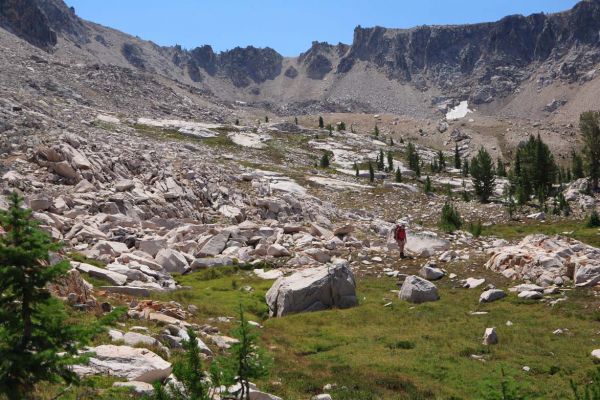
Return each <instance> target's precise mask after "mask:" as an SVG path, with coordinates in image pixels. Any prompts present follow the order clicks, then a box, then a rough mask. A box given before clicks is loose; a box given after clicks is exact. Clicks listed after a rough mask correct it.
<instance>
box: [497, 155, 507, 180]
mask: <svg viewBox="0 0 600 400" xmlns="http://www.w3.org/2000/svg"><path fill="white" fill-rule="evenodd" d="M496 175H498V176H500V177H506V167H505V166H504V163H503V162H502V160H501V159H498V162H497V163H496Z"/></svg>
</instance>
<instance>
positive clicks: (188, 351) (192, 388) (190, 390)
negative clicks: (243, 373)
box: [146, 328, 219, 400]
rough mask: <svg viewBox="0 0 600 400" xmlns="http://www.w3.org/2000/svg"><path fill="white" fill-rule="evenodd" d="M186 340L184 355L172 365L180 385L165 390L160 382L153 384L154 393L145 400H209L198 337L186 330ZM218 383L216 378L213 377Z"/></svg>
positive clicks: (191, 330)
mask: <svg viewBox="0 0 600 400" xmlns="http://www.w3.org/2000/svg"><path fill="white" fill-rule="evenodd" d="M187 335H188V337H189V338H188V339H187V340H184V341H183V342H182V345H183V350H184V355H183V358H182V359H181V360H178V361H176V362H175V363H174V364H173V375H175V377H176V378H177V380H178V381H179V383H180V384H178V385H174V384H170V385H169V386H168V388H165V387H164V386H163V385H162V384H161V382H156V383H155V384H154V393H153V394H152V395H151V396H149V397H146V399H147V400H210V398H211V397H210V396H209V389H210V385H209V381H208V379H207V377H206V376H205V374H204V371H203V367H202V358H201V356H200V349H199V348H198V337H197V336H196V333H195V332H194V330H193V329H192V328H188V330H187ZM215 378H216V381H217V382H218V378H219V377H218V376H216V377H215Z"/></svg>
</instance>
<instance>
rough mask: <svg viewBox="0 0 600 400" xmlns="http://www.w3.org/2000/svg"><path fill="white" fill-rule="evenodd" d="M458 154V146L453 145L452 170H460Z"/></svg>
mask: <svg viewBox="0 0 600 400" xmlns="http://www.w3.org/2000/svg"><path fill="white" fill-rule="evenodd" d="M460 167H461V162H460V152H459V151H458V144H456V145H454V168H456V169H460Z"/></svg>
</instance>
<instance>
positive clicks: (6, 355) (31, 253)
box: [0, 193, 89, 400]
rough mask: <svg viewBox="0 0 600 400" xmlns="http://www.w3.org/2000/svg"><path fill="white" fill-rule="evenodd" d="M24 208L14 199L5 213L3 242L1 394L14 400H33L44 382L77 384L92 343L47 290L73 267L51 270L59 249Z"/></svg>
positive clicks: (63, 265)
mask: <svg viewBox="0 0 600 400" xmlns="http://www.w3.org/2000/svg"><path fill="white" fill-rule="evenodd" d="M21 204H22V199H21V198H19V196H18V195H17V194H16V193H13V194H12V195H11V196H10V208H9V209H8V211H0V226H2V227H3V228H4V229H5V230H6V234H4V235H2V236H0V293H1V294H2V295H1V296H0V321H1V322H0V394H4V395H5V396H6V397H7V398H8V399H11V400H12V399H23V398H29V396H30V394H31V392H32V389H33V387H34V386H35V385H36V384H37V383H39V382H61V381H64V382H66V383H71V382H74V381H75V375H74V374H73V372H72V371H71V369H70V368H69V367H70V365H72V364H75V363H77V362H78V361H80V359H79V358H78V357H77V350H78V347H79V345H80V344H82V343H84V342H85V341H86V340H87V339H88V338H89V332H87V331H86V330H85V329H84V328H83V327H82V326H79V325H77V324H73V323H67V322H66V321H67V318H68V315H67V312H66V310H65V308H64V305H63V303H62V302H61V301H59V300H58V299H56V298H53V297H52V296H51V295H50V293H49V292H48V290H47V285H48V284H49V283H50V282H53V281H55V280H56V279H58V278H59V277H61V276H62V275H64V274H65V273H66V272H67V270H68V269H69V263H68V262H60V263H58V264H55V265H50V256H49V254H50V252H55V251H57V250H59V248H60V245H59V244H57V243H53V242H52V239H51V237H50V236H49V235H48V234H46V233H45V232H44V231H42V230H41V229H39V228H38V226H37V223H36V222H35V221H34V220H33V219H32V218H31V210H25V209H23V208H21ZM59 353H62V355H59Z"/></svg>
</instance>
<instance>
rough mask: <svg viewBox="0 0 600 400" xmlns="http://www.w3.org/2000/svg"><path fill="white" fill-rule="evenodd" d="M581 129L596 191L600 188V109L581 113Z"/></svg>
mask: <svg viewBox="0 0 600 400" xmlns="http://www.w3.org/2000/svg"><path fill="white" fill-rule="evenodd" d="M579 129H580V130H581V134H582V136H583V142H584V148H583V154H584V156H585V159H586V164H587V172H588V176H589V178H590V180H591V183H592V188H591V189H592V190H594V191H595V190H598V180H599V179H600V111H587V112H584V113H583V114H581V116H580V118H579ZM573 173H575V171H573Z"/></svg>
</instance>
